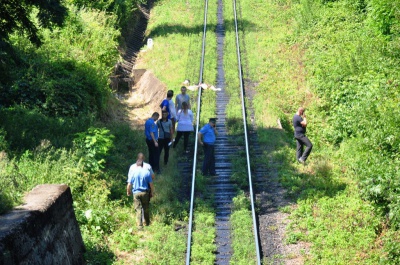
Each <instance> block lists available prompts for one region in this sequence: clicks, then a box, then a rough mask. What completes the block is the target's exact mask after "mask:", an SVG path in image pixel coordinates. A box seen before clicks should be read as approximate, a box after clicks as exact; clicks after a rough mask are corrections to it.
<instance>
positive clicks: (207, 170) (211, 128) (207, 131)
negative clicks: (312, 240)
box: [198, 118, 217, 176]
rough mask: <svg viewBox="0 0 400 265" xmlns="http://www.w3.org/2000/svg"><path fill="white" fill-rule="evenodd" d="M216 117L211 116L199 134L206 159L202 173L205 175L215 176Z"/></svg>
mask: <svg viewBox="0 0 400 265" xmlns="http://www.w3.org/2000/svg"><path fill="white" fill-rule="evenodd" d="M216 122H217V119H216V118H210V119H209V122H208V123H207V124H206V125H204V126H203V128H201V129H200V131H199V135H198V141H199V144H200V145H202V146H203V150H204V160H203V166H202V173H203V175H204V176H208V175H211V176H215V175H216V172H215V155H214V144H215V140H216V136H217V129H216V127H215V124H216Z"/></svg>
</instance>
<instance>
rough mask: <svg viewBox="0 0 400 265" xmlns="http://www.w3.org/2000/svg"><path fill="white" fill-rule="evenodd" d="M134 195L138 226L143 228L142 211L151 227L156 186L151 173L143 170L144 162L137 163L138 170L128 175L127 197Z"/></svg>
mask: <svg viewBox="0 0 400 265" xmlns="http://www.w3.org/2000/svg"><path fill="white" fill-rule="evenodd" d="M132 194H133V203H134V206H135V212H136V225H137V226H138V228H139V229H142V228H143V221H142V211H143V215H144V221H145V225H146V226H148V225H150V198H151V197H153V196H154V185H153V180H152V178H151V173H150V171H149V170H148V169H146V168H143V160H140V159H138V160H137V161H136V168H135V169H134V170H132V171H129V173H128V180H127V185H126V195H127V196H130V195H132Z"/></svg>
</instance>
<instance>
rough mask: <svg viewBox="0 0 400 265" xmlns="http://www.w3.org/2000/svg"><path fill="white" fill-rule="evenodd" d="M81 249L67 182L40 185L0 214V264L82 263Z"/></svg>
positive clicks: (44, 264)
mask: <svg viewBox="0 0 400 265" xmlns="http://www.w3.org/2000/svg"><path fill="white" fill-rule="evenodd" d="M83 252H84V245H83V240H82V236H81V233H80V230H79V226H78V223H77V221H76V217H75V213H74V210H73V207H72V195H71V190H70V188H69V187H68V186H67V185H50V184H48V185H39V186H37V187H35V188H34V189H33V190H32V191H31V192H30V193H29V194H27V196H25V203H24V204H23V205H21V206H18V207H16V208H15V209H14V210H13V211H11V212H9V213H7V214H5V215H2V216H0V264H5V265H12V264H43V265H47V264H84V258H83Z"/></svg>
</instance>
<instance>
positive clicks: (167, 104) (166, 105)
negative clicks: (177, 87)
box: [160, 90, 176, 141]
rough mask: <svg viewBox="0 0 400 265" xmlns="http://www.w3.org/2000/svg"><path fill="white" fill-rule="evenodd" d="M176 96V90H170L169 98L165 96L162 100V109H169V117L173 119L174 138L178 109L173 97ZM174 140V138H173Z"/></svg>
mask: <svg viewBox="0 0 400 265" xmlns="http://www.w3.org/2000/svg"><path fill="white" fill-rule="evenodd" d="M173 97H174V91H172V90H168V92H167V98H165V99H164V100H163V101H162V102H161V105H160V107H161V111H167V112H168V119H169V120H171V122H172V130H173V133H172V138H171V139H174V137H173V136H174V133H175V122H176V109H175V103H174V101H173V100H172V98H173ZM173 141H174V140H173Z"/></svg>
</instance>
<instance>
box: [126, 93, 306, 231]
mask: <svg viewBox="0 0 400 265" xmlns="http://www.w3.org/2000/svg"><path fill="white" fill-rule="evenodd" d="M186 91H187V87H186V86H182V87H181V94H179V95H177V96H176V98H175V101H176V103H174V102H173V99H172V98H173V96H174V92H173V91H172V90H169V91H168V92H167V97H166V98H165V99H164V100H163V101H162V103H161V104H160V108H161V119H159V118H160V114H159V113H158V112H154V113H153V115H152V116H151V117H150V118H149V119H148V120H147V121H146V122H145V136H146V144H147V147H148V152H149V164H147V163H145V162H144V160H145V157H144V155H143V153H139V154H138V156H137V161H136V163H135V164H133V165H131V167H130V168H129V172H128V180H127V188H126V192H127V195H128V196H130V195H133V197H134V198H133V200H134V207H135V211H136V219H137V225H138V227H139V228H142V227H143V221H142V211H143V215H144V225H149V224H150V219H149V203H150V198H151V197H153V196H154V185H153V179H154V177H155V174H154V172H158V173H159V172H160V165H159V159H160V154H161V152H162V151H163V150H164V165H167V163H168V158H169V148H170V146H172V147H173V148H175V147H176V146H177V144H178V142H179V140H180V138H181V137H182V136H183V137H184V144H183V145H184V150H185V152H186V153H188V152H189V150H188V143H189V135H190V133H191V132H193V131H194V128H193V113H192V111H191V110H190V107H191V106H190V97H189V95H187V94H186ZM176 124H177V126H176ZM293 127H294V137H295V139H296V142H297V148H296V158H297V161H298V162H299V163H302V164H305V162H306V160H307V158H308V156H309V155H310V153H311V150H312V147H313V145H312V143H311V141H310V140H309V139H308V137H307V136H306V127H307V119H306V115H305V109H304V108H303V107H300V108H299V109H298V110H297V112H296V114H295V115H294V116H293ZM175 129H176V137H174V135H175ZM216 136H217V130H216V118H210V119H209V122H208V123H207V124H206V125H204V126H203V127H202V128H201V129H200V130H199V132H198V143H199V144H200V145H201V146H203V150H204V160H203V165H202V174H203V175H204V176H207V175H211V176H214V175H216V171H215V155H214V145H215V140H216ZM304 147H305V150H304Z"/></svg>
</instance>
